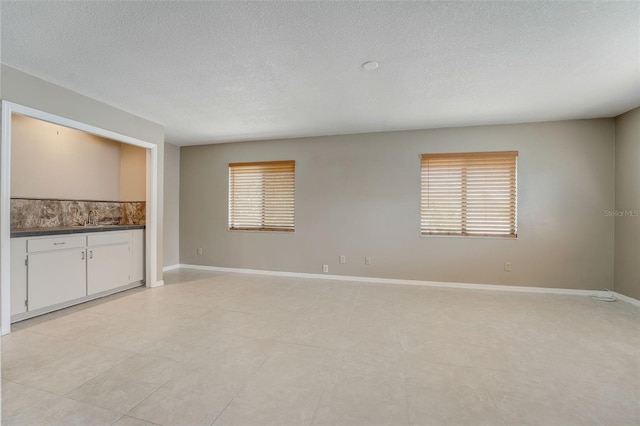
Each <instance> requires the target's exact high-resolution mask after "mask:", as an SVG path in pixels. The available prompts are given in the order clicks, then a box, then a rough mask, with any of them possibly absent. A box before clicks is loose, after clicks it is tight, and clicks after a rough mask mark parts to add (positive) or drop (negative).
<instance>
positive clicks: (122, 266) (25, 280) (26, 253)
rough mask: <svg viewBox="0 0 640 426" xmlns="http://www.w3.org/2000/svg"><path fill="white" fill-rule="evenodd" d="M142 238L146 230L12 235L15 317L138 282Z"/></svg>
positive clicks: (141, 278) (141, 267)
mask: <svg viewBox="0 0 640 426" xmlns="http://www.w3.org/2000/svg"><path fill="white" fill-rule="evenodd" d="M144 243H145V240H144V230H143V229H134V230H118V231H115V230H114V231H105V232H92V233H82V234H72V235H60V236H39V237H20V238H12V239H11V316H12V321H20V320H22V319H26V318H30V317H33V316H36V315H41V314H43V313H46V312H51V311H53V310H55V309H60V308H63V307H66V306H70V305H73V304H77V303H82V302H85V301H88V300H91V299H95V298H97V297H101V296H104V295H108V294H111V293H115V292H117V291H121V290H126V289H128V288H132V287H135V286H136V285H139V284H140V283H141V282H142V281H144V268H145V254H144Z"/></svg>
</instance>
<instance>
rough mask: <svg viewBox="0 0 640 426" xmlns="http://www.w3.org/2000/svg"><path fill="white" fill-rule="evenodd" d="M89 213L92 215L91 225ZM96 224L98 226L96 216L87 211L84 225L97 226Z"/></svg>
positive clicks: (94, 213) (91, 211)
mask: <svg viewBox="0 0 640 426" xmlns="http://www.w3.org/2000/svg"><path fill="white" fill-rule="evenodd" d="M91 213H93V223H92V222H91ZM97 224H98V217H97V216H96V212H94V211H93V210H89V213H88V214H87V221H86V222H85V225H97Z"/></svg>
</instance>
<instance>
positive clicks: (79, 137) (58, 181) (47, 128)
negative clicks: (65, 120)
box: [11, 114, 120, 201]
mask: <svg viewBox="0 0 640 426" xmlns="http://www.w3.org/2000/svg"><path fill="white" fill-rule="evenodd" d="M11 196H12V197H25V198H61V199H72V200H103V201H117V200H119V199H120V143H118V142H114V141H112V140H109V139H104V138H101V137H98V136H94V135H91V134H88V133H86V132H81V131H78V130H74V129H70V128H68V127H64V126H59V125H57V124H52V123H48V122H46V121H41V120H35V119H33V118H29V117H24V116H21V115H16V114H14V115H13V117H12V120H11Z"/></svg>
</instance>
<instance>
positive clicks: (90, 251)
mask: <svg viewBox="0 0 640 426" xmlns="http://www.w3.org/2000/svg"><path fill="white" fill-rule="evenodd" d="M89 259H93V250H89Z"/></svg>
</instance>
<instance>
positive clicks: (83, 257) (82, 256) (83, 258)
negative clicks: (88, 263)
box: [81, 252, 84, 260]
mask: <svg viewBox="0 0 640 426" xmlns="http://www.w3.org/2000/svg"><path fill="white" fill-rule="evenodd" d="M81 254H82V260H84V252H82V253H81Z"/></svg>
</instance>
